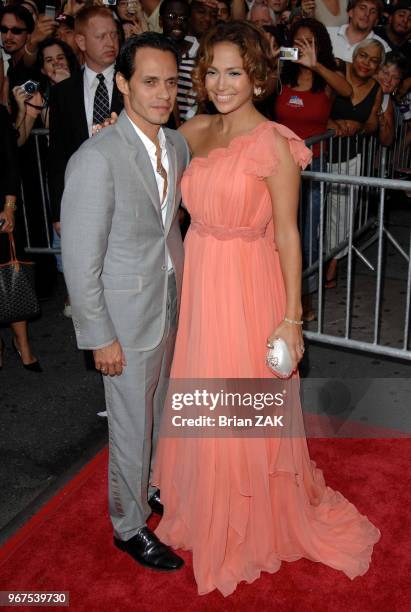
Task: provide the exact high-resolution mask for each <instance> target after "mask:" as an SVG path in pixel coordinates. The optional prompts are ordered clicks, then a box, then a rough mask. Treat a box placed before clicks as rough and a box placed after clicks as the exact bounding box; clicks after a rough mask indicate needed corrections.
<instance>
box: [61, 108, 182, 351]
mask: <svg viewBox="0 0 411 612" xmlns="http://www.w3.org/2000/svg"><path fill="white" fill-rule="evenodd" d="M164 132H165V135H166V146H167V155H168V160H169V176H168V185H169V195H170V198H169V203H168V209H167V218H166V223H165V226H164V225H163V221H162V216H161V204H160V198H159V195H158V188H157V184H156V179H155V176H154V172H153V168H152V165H151V162H150V159H149V157H148V154H147V152H146V149H145V147H144V145H143V143H142V142H141V140H140V138H139V137H138V136H137V134H136V132H135V130H134V128H133V126H132V125H131V123H130V121H129V119H128V117H127V115H126V114H125V111H123V112H122V113H121V114H120V116H119V118H118V121H117V123H116V124H115V125H113V126H110V127H108V128H105V129H104V130H102V131H101V132H100V133H99V134H98V135H96V136H93V137H92V138H90V139H89V140H87V141H86V142H85V143H84V144H83V145H82V146H81V147H80V148H79V149H78V151H77V152H76V153H75V154H74V155H73V156H72V157H71V159H70V161H69V164H68V166H67V171H66V180H65V189H64V195H63V200H62V215H61V227H62V254H63V266H64V275H65V278H66V283H67V288H68V292H69V295H70V300H71V306H72V313H73V323H74V328H75V331H76V337H77V344H78V347H79V348H81V349H96V348H101V347H103V346H106V345H108V344H110V343H111V342H112V341H113V340H115V339H116V338H117V339H118V340H119V341H120V343H121V345H122V346H123V347H124V348H131V349H138V350H150V349H153V348H155V347H156V346H157V345H158V344H159V343H160V342H161V339H162V337H163V334H164V325H165V315H166V301H167V280H168V271H167V251H168V252H169V254H170V257H171V259H172V262H173V266H174V271H175V275H176V281H177V293H178V296H179V295H180V292H181V283H182V273H183V245H182V240H181V234H180V228H179V224H178V218H177V210H178V206H179V203H180V200H181V192H180V181H181V176H182V173H183V171H184V170H185V168H186V166H187V165H188V162H189V150H188V147H187V143H186V142H185V140H184V138H183V137H182V136H181V135H180V134H179V133H178V132H176V131H174V130H169V129H164Z"/></svg>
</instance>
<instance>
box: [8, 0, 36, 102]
mask: <svg viewBox="0 0 411 612" xmlns="http://www.w3.org/2000/svg"><path fill="white" fill-rule="evenodd" d="M33 30H34V20H33V17H32V16H31V14H30V12H29V11H28V10H27V9H26V8H24V7H23V6H18V5H9V6H6V7H5V8H3V9H2V10H1V11H0V34H1V45H2V48H3V50H4V52H5V53H6V54H7V55H9V56H10V57H9V66H8V70H7V77H8V80H9V91H12V89H13V87H15V86H16V85H21V84H22V83H24V82H25V81H27V80H29V79H32V78H35V74H33V70H32V69H31V68H27V67H26V66H25V65H24V62H23V57H24V53H25V46H26V43H27V40H28V37H29V35H30V34H31V33H32V32H33ZM10 100H11V102H12V103H13V101H14V98H13V96H11V98H10ZM14 110H15V111H16V112H17V108H15V109H14Z"/></svg>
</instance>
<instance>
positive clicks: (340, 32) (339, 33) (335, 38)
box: [327, 23, 391, 63]
mask: <svg viewBox="0 0 411 612" xmlns="http://www.w3.org/2000/svg"><path fill="white" fill-rule="evenodd" d="M347 28H348V23H346V24H345V25H342V26H340V27H338V26H335V27H332V28H327V31H328V34H329V35H330V38H331V43H332V46H333V53H334V57H337V58H338V59H341V60H343V61H344V62H350V63H351V62H352V56H353V53H354V49H355V47H356V46H357V45H358V44H360V42H362V41H359V42H357V43H354V44H353V45H352V44H351V43H350V41H349V40H348V39H347V36H346V31H347ZM369 38H374V39H375V40H378V41H379V42H380V43H381V44H382V45H383V47H384V49H385V52H386V53H387V52H388V51H391V47H390V46H389V45H388V44H387V43H386V42H385V40H383V39H382V38H380V37H379V36H377V34H375V32H374V31H373V30H371V32H370V33H369V34H368V36H367V37H366V38H364V40H368V39H369Z"/></svg>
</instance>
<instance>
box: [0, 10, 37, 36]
mask: <svg viewBox="0 0 411 612" xmlns="http://www.w3.org/2000/svg"><path fill="white" fill-rule="evenodd" d="M4 15H14V16H15V17H16V19H19V20H20V21H22V22H23V23H24V25H25V26H26V28H27V32H28V33H29V34H31V33H32V31H33V30H34V19H33V17H32V15H31V13H30V11H28V10H27V9H26V8H24V6H20V5H18V4H9V5H8V6H5V7H4V8H3V9H1V11H0V21H1V20H2V19H3V16H4Z"/></svg>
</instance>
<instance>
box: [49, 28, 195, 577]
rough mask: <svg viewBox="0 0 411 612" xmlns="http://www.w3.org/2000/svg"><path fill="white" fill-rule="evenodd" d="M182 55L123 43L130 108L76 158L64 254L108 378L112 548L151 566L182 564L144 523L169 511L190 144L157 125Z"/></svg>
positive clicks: (80, 317)
mask: <svg viewBox="0 0 411 612" xmlns="http://www.w3.org/2000/svg"><path fill="white" fill-rule="evenodd" d="M177 80H178V74H177V55H176V51H175V49H174V47H173V46H172V43H171V42H169V41H168V39H166V38H165V37H163V36H162V35H160V34H156V33H153V32H146V33H144V34H142V35H140V36H138V37H132V38H130V39H128V41H127V42H126V43H125V44H124V46H123V48H122V49H121V51H120V55H119V59H118V63H117V75H116V82H117V86H118V88H119V90H120V91H121V93H122V94H123V96H124V110H123V112H122V113H121V114H120V116H119V118H118V121H117V122H116V124H115V125H112V126H109V127H107V128H104V129H103V130H102V131H101V132H100V133H99V134H97V135H96V136H93V137H92V138H91V139H89V140H87V141H86V142H85V143H84V144H83V145H82V146H81V147H80V148H79V150H78V151H77V152H76V153H75V154H74V155H73V156H72V158H71V159H70V162H69V165H68V168H67V172H66V184H65V190H64V196H63V201H62V224H61V227H62V253H63V261H64V272H65V277H66V281H67V287H68V290H69V294H70V298H71V304H72V312H73V323H74V328H75V332H76V337H77V343H78V346H79V348H81V349H92V350H93V352H94V360H95V365H96V368H97V369H98V370H100V371H101V372H102V374H103V380H104V388H105V396H106V405H107V415H108V424H109V439H110V462H109V509H110V516H111V520H112V523H113V527H114V543H115V545H116V546H117V547H118V548H119V549H120V550H122V551H125V552H127V553H128V554H130V555H131V556H132V557H133V558H134V559H135V560H136V561H138V562H139V563H141V564H142V565H144V566H146V567H150V568H152V569H159V570H174V569H178V568H179V567H181V566H182V565H183V561H182V559H181V558H180V557H178V556H177V555H176V554H174V553H173V552H172V551H171V550H170V549H169V548H168V547H166V546H165V545H164V544H162V543H161V542H160V541H159V540H158V538H157V537H156V536H155V534H154V533H153V532H152V531H150V529H149V528H148V527H147V525H146V521H147V518H148V517H149V515H150V513H151V510H153V511H157V512H158V513H160V514H161V512H162V506H161V502H160V499H159V492H158V491H157V490H155V489H153V488H151V487H150V485H149V480H150V466H151V462H152V458H153V456H154V452H155V446H156V439H157V434H158V429H159V420H160V416H161V411H162V407H163V404H164V400H165V394H166V389H167V377H168V375H169V371H170V364H171V359H172V354H173V349H174V340H175V332H176V324H177V313H178V306H179V296H180V292H181V283H182V271H183V246H182V241H181V234H180V229H179V224H178V219H177V210H178V206H179V202H180V199H181V195H180V187H179V185H180V180H181V175H182V173H183V171H184V169H185V168H186V166H187V164H188V161H189V151H188V147H187V144H186V142H185V140H184V139H183V137H182V136H181V135H180V134H179V133H177V132H175V131H173V130H168V129H164V128H162V127H161V125H162V124H164V123H165V122H166V121H167V119H168V117H169V115H170V113H171V111H172V109H173V106H174V102H175V98H176V93H177Z"/></svg>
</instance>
